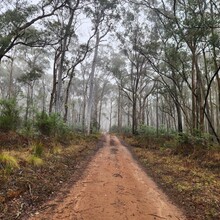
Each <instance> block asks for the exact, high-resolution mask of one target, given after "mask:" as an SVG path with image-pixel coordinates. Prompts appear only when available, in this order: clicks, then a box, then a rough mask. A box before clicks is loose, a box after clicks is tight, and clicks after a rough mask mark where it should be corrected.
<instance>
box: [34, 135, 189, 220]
mask: <svg viewBox="0 0 220 220" xmlns="http://www.w3.org/2000/svg"><path fill="white" fill-rule="evenodd" d="M45 207H47V208H46V209H44V211H42V212H41V211H39V212H38V213H36V214H35V215H34V216H33V217H32V218H31V220H37V219H41V220H43V219H45V220H52V219H53V220H55V219H57V220H61V219H62V220H64V219H65V220H74V219H77V220H124V219H128V220H130V219H131V220H161V219H171V220H183V219H185V217H184V216H183V214H182V213H181V211H180V210H178V208H176V207H175V206H174V205H172V204H171V202H170V201H169V200H168V198H167V197H166V196H165V195H164V194H163V193H162V192H161V190H159V189H158V187H157V186H156V184H155V183H154V182H153V181H152V180H151V179H150V178H149V177H148V176H147V175H146V174H145V172H144V171H143V170H142V169H141V168H140V167H139V165H138V164H137V162H136V161H135V160H134V159H133V158H132V156H131V154H130V152H129V151H128V150H127V148H126V147H124V146H123V145H121V143H120V141H119V140H118V139H117V137H115V136H110V135H106V136H105V141H104V147H103V148H101V149H100V150H99V151H98V153H97V154H96V156H95V157H94V159H93V160H92V161H91V163H90V165H89V166H88V168H87V170H86V172H85V175H84V178H82V179H81V180H80V181H78V182H77V183H76V184H75V185H74V186H73V187H72V188H71V189H70V191H69V193H68V194H67V195H66V196H65V197H64V198H57V199H55V200H53V201H50V202H49V203H47V204H46V206H45Z"/></svg>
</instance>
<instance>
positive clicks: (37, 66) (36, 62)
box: [18, 47, 49, 122]
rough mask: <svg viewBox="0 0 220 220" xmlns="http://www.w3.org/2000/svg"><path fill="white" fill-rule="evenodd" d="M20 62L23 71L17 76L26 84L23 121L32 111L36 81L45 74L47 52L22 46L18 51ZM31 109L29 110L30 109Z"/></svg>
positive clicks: (47, 64) (31, 114) (47, 65)
mask: <svg viewBox="0 0 220 220" xmlns="http://www.w3.org/2000/svg"><path fill="white" fill-rule="evenodd" d="M20 55H21V57H22V58H20V63H22V65H23V70H22V71H23V73H22V74H21V75H20V76H19V77H18V81H19V82H20V83H21V85H22V84H23V85H25V86H26V90H27V92H26V110H25V122H27V121H28V119H29V118H30V116H33V112H34V94H35V84H36V82H37V81H38V80H39V79H40V78H41V77H42V76H43V74H45V71H46V70H47V68H48V67H49V60H48V59H47V57H46V56H47V52H46V51H42V50H41V49H38V48H37V49H35V48H27V47H24V48H23V50H22V51H21V53H20ZM30 109H31V110H32V111H31V110H30Z"/></svg>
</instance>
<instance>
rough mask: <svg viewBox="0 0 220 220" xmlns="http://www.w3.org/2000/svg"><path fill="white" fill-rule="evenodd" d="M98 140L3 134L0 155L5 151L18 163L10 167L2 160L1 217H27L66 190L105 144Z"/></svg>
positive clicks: (73, 136)
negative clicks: (13, 167)
mask: <svg viewBox="0 0 220 220" xmlns="http://www.w3.org/2000/svg"><path fill="white" fill-rule="evenodd" d="M99 139H100V135H91V136H84V135H81V134H71V135H70V136H68V137H66V138H62V139H61V140H60V139H59V140H58V139H54V138H49V137H38V138H36V139H33V138H28V137H25V136H23V135H20V134H18V133H15V132H9V133H0V156H1V153H2V152H6V161H7V160H8V162H9V165H10V163H12V164H13V163H14V162H13V161H15V160H16V161H17V164H18V166H17V167H16V168H15V169H8V167H10V166H5V163H4V160H3V161H2V160H0V219H3V220H15V219H22V220H23V219H27V216H29V214H30V213H32V212H35V210H37V209H38V207H39V206H40V205H42V204H43V203H45V202H46V201H48V199H52V198H55V197H56V196H57V195H58V194H59V193H62V194H65V193H67V191H68V188H69V187H70V186H72V185H74V183H75V182H77V181H78V180H79V179H80V177H81V176H82V173H83V172H84V170H85V169H86V167H87V165H88V164H89V162H90V160H91V159H92V157H93V156H94V154H95V153H96V152H97V150H98V149H99V148H100V147H101V146H102V139H101V140H99ZM36 147H38V150H37V151H38V154H36V149H35V148H36ZM8 155H9V156H10V157H12V158H13V160H12V159H10V157H9V156H8ZM0 159H1V158H0Z"/></svg>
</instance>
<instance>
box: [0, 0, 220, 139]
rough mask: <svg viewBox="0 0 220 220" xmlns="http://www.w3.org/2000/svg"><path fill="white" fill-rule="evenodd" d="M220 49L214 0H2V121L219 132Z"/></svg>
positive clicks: (219, 12)
mask: <svg viewBox="0 0 220 220" xmlns="http://www.w3.org/2000/svg"><path fill="white" fill-rule="evenodd" d="M219 58H220V2H219V1H217V0H212V1H207V0H204V1H199V0H154V1H151V0H131V1H118V0H111V1H108V0H83V1H82V0H71V1H70V0H39V1H38V2H36V3H35V2H34V1H33V2H32V1H25V0H10V1H9V0H2V1H1V3H0V100H1V101H0V130H1V131H9V130H16V131H19V132H24V133H25V132H26V133H27V132H28V133H29V134H33V135H34V134H36V133H42V134H44V135H48V134H53V133H54V132H57V130H59V129H71V130H75V131H79V132H84V133H87V134H89V133H91V132H97V131H112V132H131V133H132V134H139V133H141V132H152V131H154V132H155V133H156V134H159V133H166V134H169V133H178V134H182V133H187V134H190V135H193V136H198V137H200V136H203V135H207V136H209V137H210V139H212V140H213V141H218V142H220V74H219V69H220V59H219ZM55 128H56V129H55ZM54 129H55V130H54Z"/></svg>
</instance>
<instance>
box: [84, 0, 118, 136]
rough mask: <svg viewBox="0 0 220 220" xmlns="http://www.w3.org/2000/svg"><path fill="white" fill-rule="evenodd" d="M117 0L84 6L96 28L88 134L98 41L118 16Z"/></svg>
mask: <svg viewBox="0 0 220 220" xmlns="http://www.w3.org/2000/svg"><path fill="white" fill-rule="evenodd" d="M118 3H119V2H118V0H113V1H108V0H92V1H91V5H90V6H88V7H86V9H85V12H86V14H87V15H88V17H89V18H90V19H91V21H92V25H93V27H92V28H93V29H95V30H97V32H96V36H95V42H94V47H95V49H94V54H93V59H92V67H91V72H90V81H89V97H88V104H87V113H86V132H87V134H90V128H91V127H90V125H91V116H92V105H93V101H94V77H95V70H96V63H97V57H98V50H99V46H100V42H101V41H102V40H103V38H104V37H105V36H106V35H107V34H108V33H109V32H110V30H111V28H112V25H113V24H112V23H113V22H114V21H115V20H117V19H118V18H119V14H118V11H117V6H118Z"/></svg>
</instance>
